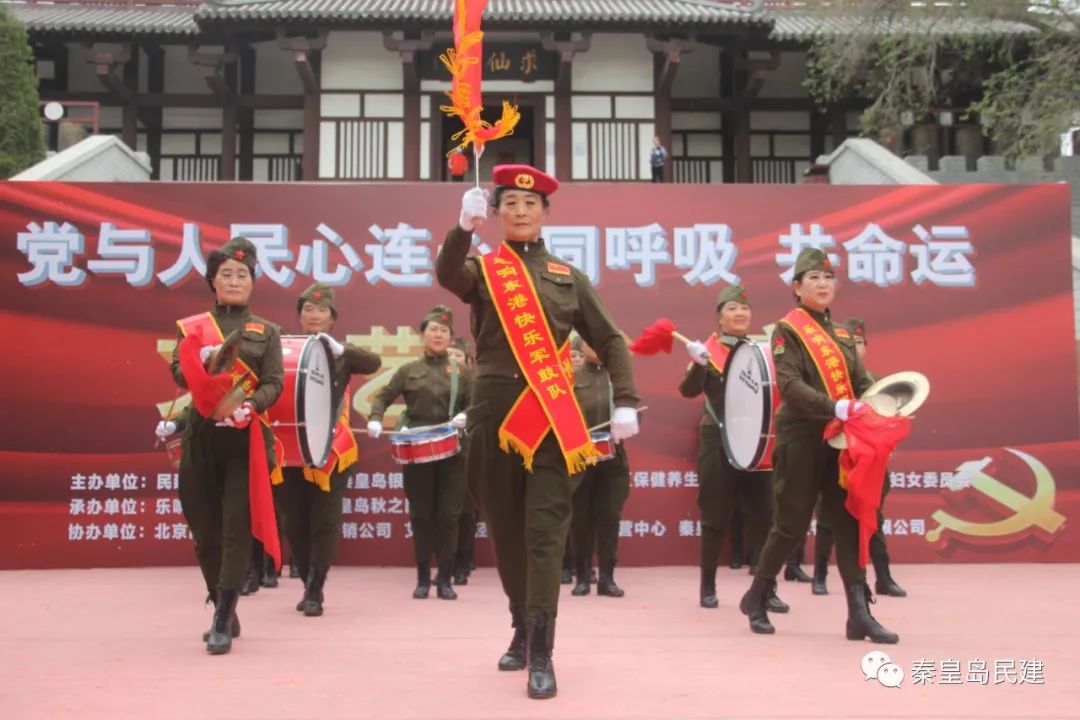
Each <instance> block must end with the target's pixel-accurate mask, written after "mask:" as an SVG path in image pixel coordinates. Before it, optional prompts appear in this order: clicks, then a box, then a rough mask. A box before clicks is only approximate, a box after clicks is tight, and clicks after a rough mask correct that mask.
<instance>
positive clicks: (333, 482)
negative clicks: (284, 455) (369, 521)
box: [280, 467, 349, 579]
mask: <svg viewBox="0 0 1080 720" xmlns="http://www.w3.org/2000/svg"><path fill="white" fill-rule="evenodd" d="M283 474H284V476H285V482H284V483H283V484H282V485H281V501H280V502H281V508H282V509H283V510H284V511H285V529H286V532H287V533H288V535H289V546H290V547H291V548H292V556H293V559H294V560H295V561H296V567H297V569H298V570H299V571H300V577H301V578H304V579H306V578H307V577H308V573H309V571H310V570H311V569H312V568H315V569H317V570H327V569H329V567H330V563H331V562H333V560H334V550H335V549H336V548H337V543H338V538H339V537H340V536H341V499H342V497H343V496H344V495H345V486H346V485H347V484H348V480H349V470H348V469H346V470H344V471H338V470H336V469H335V470H334V472H333V473H331V475H330V491H329V492H327V491H325V490H322V489H320V488H319V486H318V485H316V484H315V483H313V482H310V481H308V480H307V479H305V478H304V471H303V468H297V467H290V468H285V469H284V473H283Z"/></svg>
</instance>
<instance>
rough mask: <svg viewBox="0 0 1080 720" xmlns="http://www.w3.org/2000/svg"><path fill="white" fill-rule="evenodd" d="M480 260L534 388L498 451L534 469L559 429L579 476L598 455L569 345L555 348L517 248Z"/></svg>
mask: <svg viewBox="0 0 1080 720" xmlns="http://www.w3.org/2000/svg"><path fill="white" fill-rule="evenodd" d="M479 260H480V269H481V271H482V273H483V276H484V282H485V283H486V284H487V288H488V291H489V292H490V293H491V298H492V301H493V303H494V305H495V312H496V313H497V315H498V318H499V323H500V324H501V325H502V328H503V333H504V334H505V335H506V339H507V341H508V342H509V343H510V349H511V350H513V352H514V358H515V359H516V360H517V364H518V367H520V368H521V372H522V373H523V374H524V375H525V379H526V381H527V382H528V384H529V386H528V387H527V388H526V389H525V390H523V391H522V392H521V395H520V396H519V397H518V399H517V402H515V403H514V406H513V407H512V408H510V412H509V413H507V415H506V418H505V419H504V420H503V422H502V425H501V426H499V447H500V448H501V449H502V450H503V451H504V452H509V450H510V449H513V450H514V451H515V452H517V453H518V454H520V455H521V456H522V458H524V461H525V467H526V469H528V470H532V463H533V456H534V455H535V454H536V450H537V448H538V447H540V443H541V442H542V441H543V440H544V438H545V437H546V436H547V434H548V431H549V430H554V431H555V437H556V438H557V439H558V441H559V447H560V448H561V449H562V453H563V457H564V458H565V460H566V468H567V471H568V472H570V474H574V473H577V472H580V471H582V470H584V469H585V465H586V463H588V462H589V460H590V459H591V458H596V457H599V453H598V452H597V450H596V447H595V446H594V445H593V443H592V439H591V438H590V436H589V429H588V427H587V426H586V424H585V416H584V415H582V413H581V407H580V406H579V405H578V402H577V399H576V398H575V397H574V382H573V377H574V375H573V370H572V368H571V365H570V357H569V355H570V354H569V343H564V344H563V346H562V348H556V346H555V336H554V335H553V334H552V332H551V328H550V327H549V325H548V321H547V317H546V316H545V315H544V309H543V307H542V306H541V305H540V297H539V295H538V294H537V292H536V286H535V285H534V284H533V280H532V277H531V276H530V275H529V272H528V270H527V269H526V268H525V264H524V263H523V262H521V258H519V257H518V256H517V254H516V253H514V251H513V250H510V249H508V248H507V247H506V245H500V246H499V248H498V249H497V250H495V251H493V252H489V253H487V254H486V255H483V256H481V257H480V258H479Z"/></svg>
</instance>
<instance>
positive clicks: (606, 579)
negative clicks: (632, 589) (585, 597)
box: [596, 560, 626, 597]
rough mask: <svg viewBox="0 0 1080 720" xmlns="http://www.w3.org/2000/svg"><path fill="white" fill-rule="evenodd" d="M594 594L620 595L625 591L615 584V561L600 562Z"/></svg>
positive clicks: (605, 595)
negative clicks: (598, 577) (598, 576)
mask: <svg viewBox="0 0 1080 720" xmlns="http://www.w3.org/2000/svg"><path fill="white" fill-rule="evenodd" d="M596 594H597V595H603V596H604V597H622V596H623V595H625V594H626V593H625V592H623V589H622V588H621V587H619V586H618V585H616V584H615V561H614V560H611V561H606V562H603V563H600V579H599V580H598V581H597V583H596Z"/></svg>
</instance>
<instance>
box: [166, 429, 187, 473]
mask: <svg viewBox="0 0 1080 720" xmlns="http://www.w3.org/2000/svg"><path fill="white" fill-rule="evenodd" d="M165 454H166V455H168V456H169V463H171V464H172V466H173V467H174V468H179V467H180V458H181V457H183V455H184V443H183V440H182V439H181V437H180V436H179V435H174V436H173V437H171V438H169V439H168V440H166V441H165Z"/></svg>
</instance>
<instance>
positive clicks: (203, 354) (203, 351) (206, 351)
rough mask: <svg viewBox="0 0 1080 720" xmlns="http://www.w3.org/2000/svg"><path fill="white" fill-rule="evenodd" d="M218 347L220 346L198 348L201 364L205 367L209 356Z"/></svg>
mask: <svg viewBox="0 0 1080 720" xmlns="http://www.w3.org/2000/svg"><path fill="white" fill-rule="evenodd" d="M220 347H221V346H220V345H203V346H202V347H201V348H199V360H200V361H201V362H202V364H203V365H205V364H206V361H207V360H209V359H210V356H211V355H213V354H214V352H215V351H216V350H217V349H218V348H220Z"/></svg>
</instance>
